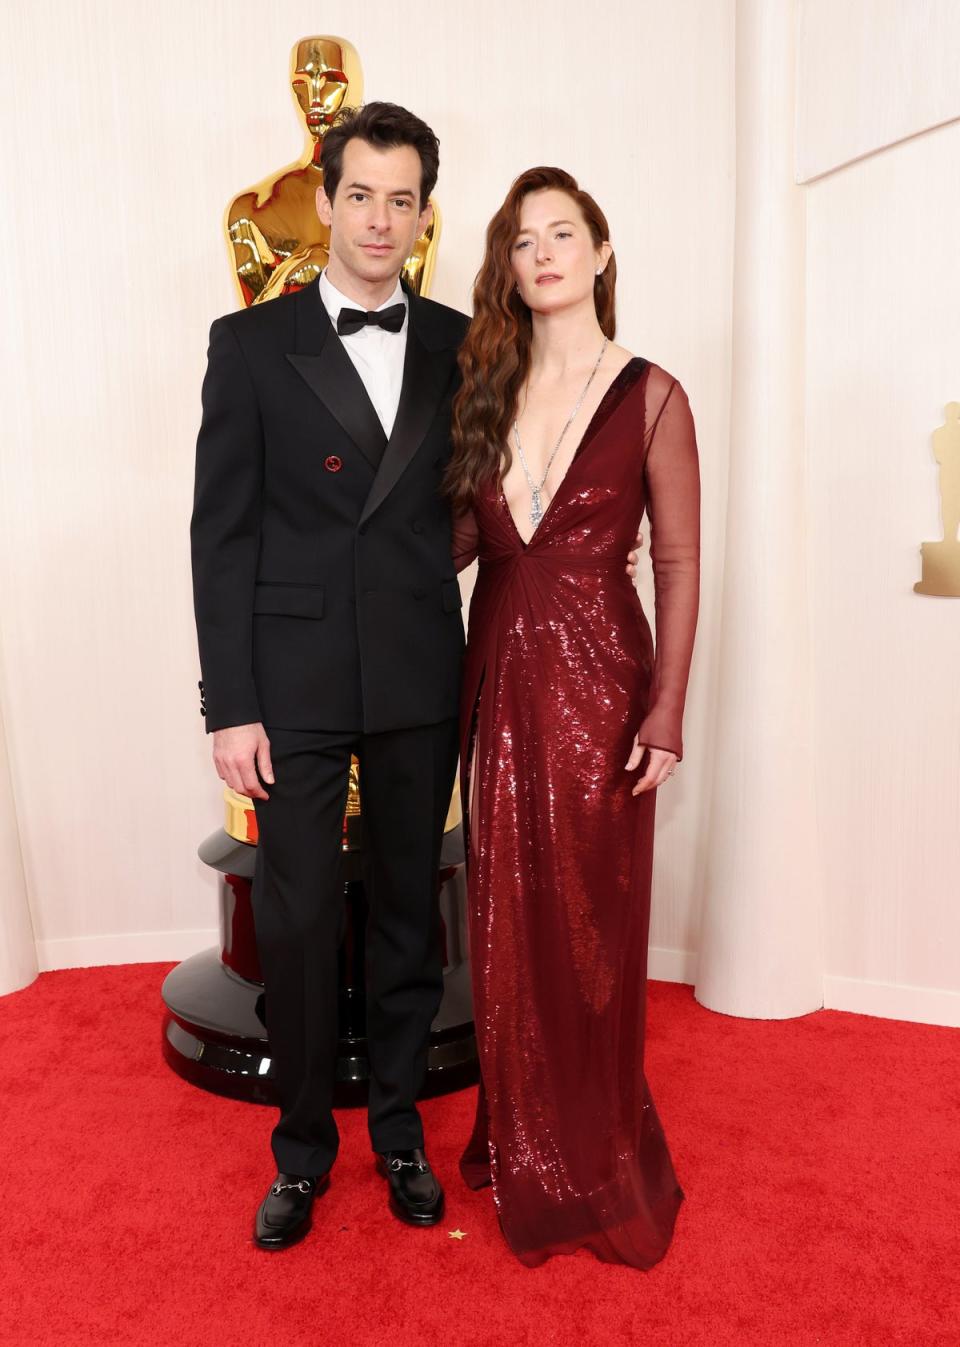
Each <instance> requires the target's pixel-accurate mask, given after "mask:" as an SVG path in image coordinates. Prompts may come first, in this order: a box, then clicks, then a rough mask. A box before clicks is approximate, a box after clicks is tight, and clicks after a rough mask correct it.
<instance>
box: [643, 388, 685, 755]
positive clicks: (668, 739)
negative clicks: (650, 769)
mask: <svg viewBox="0 0 960 1347" xmlns="http://www.w3.org/2000/svg"><path fill="white" fill-rule="evenodd" d="M645 397H646V408H645V412H646V419H645V425H646V432H645V436H644V460H643V461H644V468H643V471H644V477H645V481H646V488H647V516H648V518H649V520H650V558H651V560H652V562H653V581H654V595H655V607H656V627H657V631H656V655H655V660H654V669H653V681H652V684H651V689H650V705H649V709H648V712H647V715H646V717H645V719H644V721H643V724H642V725H641V726H640V728H639V730H638V732H637V741H638V743H640V744H644V745H646V746H647V747H648V748H664V749H668V750H669V751H670V752H671V753H676V755H677V757H678V759H679V758H681V757H682V756H683V733H682V731H683V707H684V702H685V700H686V695H687V679H688V676H689V673H690V659H691V656H692V654H693V638H694V635H695V633H696V629H697V610H698V606H699V600H700V469H699V462H698V457H697V438H696V432H695V430H694V425H693V416H692V415H691V413H690V404H689V402H688V401H687V395H686V393H685V392H684V391H683V389H682V387H681V386H680V384H679V383H678V382H677V381H676V379H673V378H671V376H670V375H669V374H667V373H666V372H665V371H664V370H662V369H660V367H659V366H657V365H653V366H651V368H650V371H649V374H648V376H647V381H646V394H645Z"/></svg>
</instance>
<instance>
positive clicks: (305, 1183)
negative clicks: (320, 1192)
mask: <svg viewBox="0 0 960 1347" xmlns="http://www.w3.org/2000/svg"><path fill="white" fill-rule="evenodd" d="M288 1188H289V1189H296V1190H297V1191H298V1192H301V1193H309V1192H311V1191H312V1189H311V1186H310V1180H309V1179H301V1180H300V1182H299V1183H275V1184H274V1185H273V1187H272V1188H271V1189H270V1191H271V1193H273V1195H274V1197H279V1196H280V1194H281V1193H283V1192H286V1191H287V1189H288Z"/></svg>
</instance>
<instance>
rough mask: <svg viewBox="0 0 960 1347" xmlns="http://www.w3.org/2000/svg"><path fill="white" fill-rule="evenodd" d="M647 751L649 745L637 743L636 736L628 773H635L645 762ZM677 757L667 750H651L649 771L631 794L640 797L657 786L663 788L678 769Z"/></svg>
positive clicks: (628, 761) (628, 764)
mask: <svg viewBox="0 0 960 1347" xmlns="http://www.w3.org/2000/svg"><path fill="white" fill-rule="evenodd" d="M646 751H647V745H646V744H641V743H638V742H637V737H636V735H634V738H633V748H632V750H631V752H630V756H629V758H628V759H627V768H626V770H627V771H628V772H635V771H636V770H637V768H638V767H639V766H640V763H641V761H642V760H643V755H644V753H646ZM676 764H677V755H676V753H670V752H669V751H668V750H667V749H665V748H651V749H650V761H649V762H648V763H647V770H646V771H645V772H644V774H643V776H642V777H641V778H640V780H639V781H638V782H637V784H636V785H635V786H634V788H633V790H632V791H631V792H630V794H631V795H639V794H640V793H641V792H642V791H645V790H654V789H655V788H656V787H657V786H662V785H663V783H664V781H666V779H667V777H668V776H673V773H674V771H675V769H676Z"/></svg>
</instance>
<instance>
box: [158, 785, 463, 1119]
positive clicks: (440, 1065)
mask: <svg viewBox="0 0 960 1347" xmlns="http://www.w3.org/2000/svg"><path fill="white" fill-rule="evenodd" d="M236 798H238V799H239V798H240V797H236ZM248 812H249V814H250V815H251V816H252V810H250V811H248ZM347 823H348V825H349V831H348V843H347V844H346V845H345V848H344V851H343V884H344V901H345V903H346V918H347V920H346V934H345V936H344V940H343V944H342V946H341V949H340V969H339V997H340V1041H339V1046H338V1053H337V1079H336V1085H335V1090H334V1102H335V1104H337V1105H341V1106H342V1105H349V1104H361V1103H365V1102H366V1096H367V1081H368V1079H369V1074H370V1070H369V1062H368V1059H367V1049H366V1024H365V1020H366V990H365V984H364V933H365V929H366V899H365V896H364V887H363V881H362V878H361V863H360V857H361V847H362V829H361V819H360V818H359V817H355V818H349V819H348V820H347ZM253 826H255V825H253ZM199 855H200V859H201V860H202V861H204V862H205V863H206V864H207V865H209V866H210V867H211V868H212V869H214V870H217V871H218V872H219V873H220V876H221V880H220V949H219V950H216V949H209V950H204V951H203V953H201V954H195V955H193V957H192V958H189V959H185V960H184V961H183V963H181V964H178V965H177V967H176V968H174V969H173V971H172V972H171V973H169V974H168V975H167V978H166V979H165V981H164V984H163V991H162V995H163V999H164V1002H165V1004H166V1007H167V1015H166V1017H165V1020H164V1025H163V1054H164V1057H165V1058H166V1060H167V1062H168V1063H169V1064H170V1066H172V1067H173V1069H174V1071H176V1072H177V1073H178V1074H179V1075H181V1076H183V1077H184V1078H185V1079H186V1080H189V1081H191V1082H192V1083H193V1084H194V1085H199V1086H201V1087H202V1088H203V1089H206V1090H212V1091H214V1092H215V1093H217V1094H224V1095H229V1096H231V1097H232V1098H234V1099H248V1100H252V1101H254V1102H256V1103H260V1104H275V1103H276V1102H277V1100H276V1096H275V1091H274V1082H273V1077H272V1074H271V1063H270V1045H269V1043H268V1041H267V1031H266V1027H265V1024H264V1013H263V1001H264V993H263V983H262V981H261V974H260V965H259V960H258V958H257V950H256V942H255V938H254V928H253V911H252V908H251V903H250V890H251V884H252V880H253V868H254V861H255V858H256V847H255V845H254V844H252V843H251V842H243V841H237V840H236V838H235V836H231V834H230V833H228V832H227V830H226V829H225V828H221V829H220V830H219V831H217V832H215V833H213V834H211V836H210V837H208V838H207V839H206V841H205V842H204V843H203V844H202V845H201V847H200V848H199ZM437 883H438V888H439V904H440V915H441V918H442V922H443V928H442V929H443V938H444V972H443V984H444V995H443V1001H442V1002H441V1005H440V1010H439V1012H438V1014H437V1017H436V1019H435V1020H434V1022H433V1026H432V1029H431V1033H430V1047H429V1051H428V1054H427V1081H426V1085H425V1088H424V1090H423V1094H424V1095H425V1096H426V1095H432V1094H443V1093H446V1092H447V1091H448V1090H458V1089H462V1088H463V1087H464V1086H465V1085H470V1084H472V1083H474V1082H475V1081H476V1080H477V1048H476V1040H475V1037H474V1028H473V1007H472V1005H471V1000H470V965H469V960H468V957H467V942H466V910H465V902H466V885H465V880H464V868H463V837H462V831H461V827H460V825H459V824H458V825H457V826H456V827H454V828H451V829H450V831H449V832H447V833H446V834H445V836H444V839H443V850H442V852H441V856H440V872H439V874H438V877H437Z"/></svg>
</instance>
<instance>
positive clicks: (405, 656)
mask: <svg viewBox="0 0 960 1347" xmlns="http://www.w3.org/2000/svg"><path fill="white" fill-rule="evenodd" d="M407 302H408V304H409V323H408V330H407V347H406V359H405V365H404V374H403V391H402V394H401V397H400V405H399V407H398V410H397V418H396V422H395V424H394V428H393V433H392V434H391V436H390V439H389V441H387V439H386V437H385V435H384V433H383V428H382V426H381V424H380V421H379V419H378V417H377V414H376V412H375V411H374V409H373V406H372V404H371V402H370V400H369V398H368V397H367V393H366V390H365V388H364V386H363V382H362V380H361V379H360V376H359V374H358V373H357V372H356V370H355V368H354V366H353V364H352V362H351V360H350V357H349V356H348V355H347V353H346V351H345V350H344V349H343V345H342V343H341V342H340V339H339V337H338V336H337V334H336V331H335V330H334V328H333V326H332V324H331V322H330V319H329V317H328V315H327V312H326V309H325V308H324V306H323V301H322V300H321V298H320V293H319V289H318V287H317V285H316V284H311V285H309V286H307V287H306V288H305V289H303V290H299V291H297V292H296V293H294V294H292V295H287V296H285V297H283V298H281V299H276V300H272V301H271V302H270V303H268V304H258V305H255V306H253V307H252V308H249V309H243V310H241V311H240V312H239V313H233V314H229V315H228V316H227V317H225V318H220V319H218V320H217V321H216V322H215V323H214V324H213V327H212V328H211V330H210V349H209V353H208V364H207V373H206V377H205V379H204V383H203V421H202V425H201V428H200V435H199V438H198V440H197V471H196V492H195V498H194V510H193V519H192V523H191V541H192V550H193V581H194V606H195V611H196V619H197V633H198V637H199V644H200V665H201V670H202V681H201V685H200V687H201V693H202V694H203V698H202V700H203V702H204V703H205V704H204V706H203V712H204V714H205V716H206V727H207V729H208V730H215V729H220V728H222V727H223V726H227V725H243V724H248V723H251V722H254V721H262V722H263V723H264V724H265V725H268V726H272V727H277V728H283V729H315V730H349V731H354V730H356V731H365V732H367V733H377V732H380V731H384V730H393V729H404V728H408V727H412V726H416V725H429V724H432V723H434V722H437V721H440V720H444V719H446V718H447V717H451V716H455V715H456V714H457V709H458V708H457V700H458V692H459V681H460V664H461V659H462V654H463V622H462V619H461V615H460V589H459V585H458V583H457V577H456V573H455V571H454V567H453V563H452V561H451V557H450V541H451V539H450V532H451V529H450V512H449V508H448V506H447V504H446V502H445V501H444V499H443V498H442V497H441V496H440V494H439V490H438V488H439V485H440V479H441V475H442V473H443V470H444V467H445V465H446V463H447V460H448V458H449V455H450V404H451V401H452V399H453V394H454V392H455V390H456V386H457V377H458V371H457V364H456V354H457V348H458V346H459V344H460V342H461V341H462V339H463V336H464V333H465V332H466V328H467V323H468V320H467V318H466V317H464V315H463V314H461V313H457V312H456V310H454V309H448V308H446V307H444V306H443V305H441V304H434V303H432V302H431V301H430V300H426V299H421V298H419V297H418V296H416V295H414V294H412V293H411V292H410V291H409V290H408V291H407Z"/></svg>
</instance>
